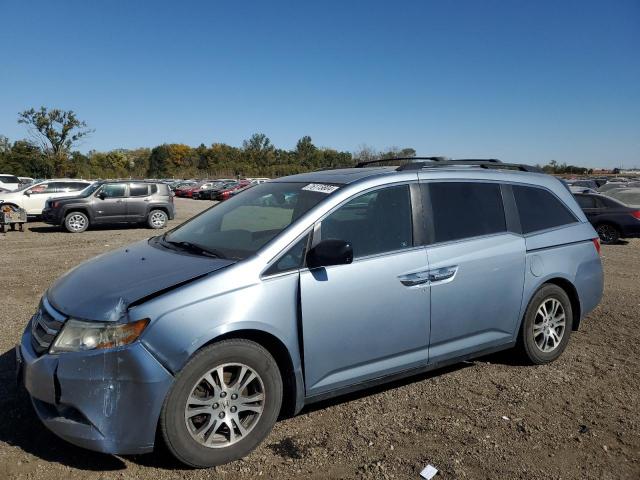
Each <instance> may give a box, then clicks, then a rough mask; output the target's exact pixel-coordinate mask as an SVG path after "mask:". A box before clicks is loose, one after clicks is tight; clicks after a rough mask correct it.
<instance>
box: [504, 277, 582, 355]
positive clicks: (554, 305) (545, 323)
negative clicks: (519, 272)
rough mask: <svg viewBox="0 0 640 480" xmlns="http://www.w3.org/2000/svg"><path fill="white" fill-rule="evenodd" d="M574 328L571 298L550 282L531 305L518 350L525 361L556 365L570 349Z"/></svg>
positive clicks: (519, 339) (525, 316)
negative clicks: (570, 338) (566, 349)
mask: <svg viewBox="0 0 640 480" xmlns="http://www.w3.org/2000/svg"><path fill="white" fill-rule="evenodd" d="M572 327H573V311H572V309H571V301H570V300H569V296H568V295H567V293H566V292H565V291H564V290H563V289H562V288H560V287H559V286H558V285H554V284H552V283H547V284H545V285H543V286H542V287H541V288H540V289H539V290H538V291H537V292H536V293H535V295H534V296H533V298H532V299H531V301H530V302H529V306H528V307H527V311H526V312H525V315H524V318H523V320H522V325H521V326H520V334H519V338H518V345H517V349H518V350H519V352H520V354H521V355H522V356H523V358H524V359H525V360H527V361H529V362H531V363H533V364H535V365H543V364H545V363H550V362H553V361H554V360H555V359H556V358H558V357H559V356H560V355H561V354H562V352H563V351H564V349H565V348H566V347H567V343H569V336H570V335H571V329H572Z"/></svg>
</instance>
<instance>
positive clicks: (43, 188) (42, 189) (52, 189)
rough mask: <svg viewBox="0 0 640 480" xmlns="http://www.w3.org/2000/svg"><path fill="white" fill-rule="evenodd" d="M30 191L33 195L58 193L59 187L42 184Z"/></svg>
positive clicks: (53, 184) (54, 184) (52, 184)
mask: <svg viewBox="0 0 640 480" xmlns="http://www.w3.org/2000/svg"><path fill="white" fill-rule="evenodd" d="M29 190H30V191H31V193H56V192H57V191H58V187H57V184H56V183H40V184H38V185H36V186H35V187H33V188H30V189H29Z"/></svg>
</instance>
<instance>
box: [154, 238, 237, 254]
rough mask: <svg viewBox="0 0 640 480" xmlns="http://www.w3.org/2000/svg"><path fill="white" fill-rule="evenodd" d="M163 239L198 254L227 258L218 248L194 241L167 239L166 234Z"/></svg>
mask: <svg viewBox="0 0 640 480" xmlns="http://www.w3.org/2000/svg"><path fill="white" fill-rule="evenodd" d="M162 241H163V242H164V243H168V244H169V245H173V246H175V247H178V248H180V249H181V250H186V251H188V252H192V253H196V254H198V255H205V256H207V257H213V258H225V257H224V255H222V254H221V253H220V252H218V251H217V250H213V249H210V248H205V247H203V246H201V245H198V244H197V243H192V242H187V241H180V242H176V241H174V240H167V239H166V237H165V236H164V235H163V236H162Z"/></svg>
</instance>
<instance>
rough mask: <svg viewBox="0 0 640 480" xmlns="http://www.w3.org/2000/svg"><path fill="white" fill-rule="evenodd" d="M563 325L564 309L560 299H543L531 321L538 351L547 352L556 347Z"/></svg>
mask: <svg viewBox="0 0 640 480" xmlns="http://www.w3.org/2000/svg"><path fill="white" fill-rule="evenodd" d="M565 327H566V317H565V311H564V308H563V306H562V304H561V303H560V301H559V300H557V299H556V298H553V297H551V298H546V299H545V300H543V301H542V303H541V304H540V306H539V307H538V310H537V311H536V317H535V319H534V322H533V339H534V342H535V344H536V346H537V347H538V348H539V349H540V351H542V352H545V353H548V352H552V351H553V350H555V349H556V348H558V345H560V342H561V341H562V337H563V336H564V331H565Z"/></svg>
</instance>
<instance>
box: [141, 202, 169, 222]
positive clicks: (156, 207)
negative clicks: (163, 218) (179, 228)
mask: <svg viewBox="0 0 640 480" xmlns="http://www.w3.org/2000/svg"><path fill="white" fill-rule="evenodd" d="M154 210H160V211H162V212H164V213H166V214H167V219H168V218H169V217H170V216H171V215H170V213H169V209H168V208H167V207H166V206H165V205H149V208H148V209H147V218H149V215H150V214H151V212H153V211H154Z"/></svg>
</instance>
